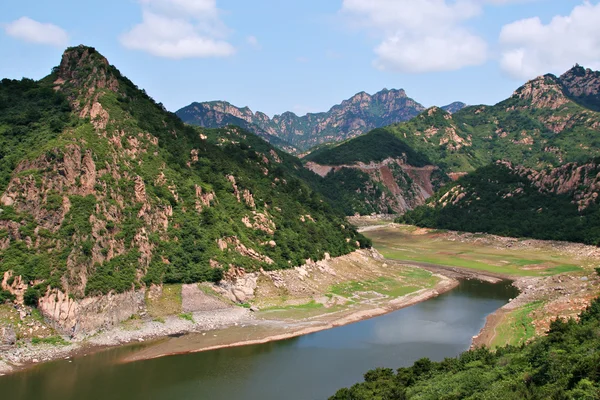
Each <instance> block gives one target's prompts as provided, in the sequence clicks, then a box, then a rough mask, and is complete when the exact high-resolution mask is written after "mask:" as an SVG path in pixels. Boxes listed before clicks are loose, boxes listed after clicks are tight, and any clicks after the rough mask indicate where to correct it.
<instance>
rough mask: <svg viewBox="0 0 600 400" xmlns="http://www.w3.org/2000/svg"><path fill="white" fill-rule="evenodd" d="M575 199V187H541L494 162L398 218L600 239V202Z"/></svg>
mask: <svg viewBox="0 0 600 400" xmlns="http://www.w3.org/2000/svg"><path fill="white" fill-rule="evenodd" d="M444 196H446V197H445V198H444ZM459 197H460V200H456V199H458V198H459ZM442 199H443V200H442ZM573 200H574V193H565V194H555V193H553V192H546V191H541V190H539V188H538V187H537V186H535V185H534V184H533V183H532V182H531V181H530V180H529V179H528V178H527V177H526V176H521V175H520V174H518V173H516V172H515V171H513V170H511V169H510V168H508V167H507V166H506V165H502V164H493V165H489V166H486V167H483V168H480V169H478V170H477V171H475V172H473V173H471V174H469V175H467V176H465V177H463V178H461V179H460V180H458V181H457V182H454V183H453V184H451V185H448V186H446V187H445V188H444V189H443V190H441V191H439V192H438V193H437V194H436V195H435V196H434V197H432V198H431V199H429V201H428V205H425V206H422V207H418V208H416V209H415V210H412V211H409V212H408V213H406V214H405V215H403V216H401V217H399V219H398V221H399V222H404V223H408V224H412V225H417V226H424V227H432V228H440V229H452V230H459V231H467V232H486V233H493V234H497V235H502V236H512V237H531V238H536V239H548V240H564V241H571V242H580V243H586V244H592V245H600V228H599V227H600V206H599V205H598V204H597V203H593V204H591V205H590V206H588V207H587V208H585V209H583V210H581V211H580V210H579V209H578V205H577V204H576V203H574V202H573Z"/></svg>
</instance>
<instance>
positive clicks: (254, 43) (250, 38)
mask: <svg viewBox="0 0 600 400" xmlns="http://www.w3.org/2000/svg"><path fill="white" fill-rule="evenodd" d="M246 43H248V44H249V45H250V46H252V47H254V48H255V49H260V48H261V45H260V43H259V42H258V39H257V38H256V36H248V37H247V38H246Z"/></svg>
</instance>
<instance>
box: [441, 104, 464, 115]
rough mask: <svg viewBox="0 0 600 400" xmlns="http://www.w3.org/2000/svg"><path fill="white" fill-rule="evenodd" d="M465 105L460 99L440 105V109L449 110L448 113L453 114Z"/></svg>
mask: <svg viewBox="0 0 600 400" xmlns="http://www.w3.org/2000/svg"><path fill="white" fill-rule="evenodd" d="M466 106H467V105H466V104H465V103H463V102H461V101H455V102H454V103H450V104H448V105H447V106H443V107H441V108H442V110H444V111H446V112H449V113H450V114H454V113H455V112H458V111H460V110H462V109H463V108H465V107H466Z"/></svg>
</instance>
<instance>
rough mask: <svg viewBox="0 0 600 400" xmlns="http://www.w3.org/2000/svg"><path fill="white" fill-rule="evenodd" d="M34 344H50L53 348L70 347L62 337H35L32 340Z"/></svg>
mask: <svg viewBox="0 0 600 400" xmlns="http://www.w3.org/2000/svg"><path fill="white" fill-rule="evenodd" d="M31 343H32V344H50V345H53V346H68V345H69V342H67V341H66V340H65V339H63V337H62V336H58V335H57V336H49V337H44V338H40V337H33V338H31Z"/></svg>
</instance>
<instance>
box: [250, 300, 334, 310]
mask: <svg viewBox="0 0 600 400" xmlns="http://www.w3.org/2000/svg"><path fill="white" fill-rule="evenodd" d="M323 307H324V305H323V304H322V303H317V302H316V301H314V300H311V301H309V302H308V303H304V304H297V305H289V306H273V307H265V308H263V309H262V310H261V311H274V310H278V311H309V310H318V309H321V308H323Z"/></svg>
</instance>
